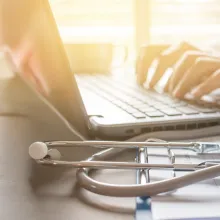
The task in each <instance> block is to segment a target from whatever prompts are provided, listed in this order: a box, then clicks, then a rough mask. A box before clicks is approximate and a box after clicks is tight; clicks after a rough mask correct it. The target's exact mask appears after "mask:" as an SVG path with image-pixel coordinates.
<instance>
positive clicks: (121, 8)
mask: <svg viewBox="0 0 220 220" xmlns="http://www.w3.org/2000/svg"><path fill="white" fill-rule="evenodd" d="M49 2H50V5H51V8H52V10H53V13H54V17H55V19H56V22H57V25H58V28H59V31H60V34H61V37H62V39H63V42H64V44H71V43H73V44H75V43H85V42H89V43H97V42H98V43H100V42H103V41H105V42H111V43H114V44H121V45H125V46H127V47H128V54H129V56H128V59H127V62H126V64H127V65H128V66H134V64H135V58H136V56H137V53H138V49H139V47H140V46H141V45H142V44H148V43H154V44H161V43H165V44H167V43H170V44H174V43H178V42H180V41H188V42H190V43H192V44H194V45H196V46H199V47H203V48H206V47H207V46H210V45H211V46H212V47H213V48H215V49H217V50H219V51H220V46H219V45H220V43H219V42H220V1H219V0H49ZM218 39H219V41H218ZM1 62H3V61H2V59H1Z"/></svg>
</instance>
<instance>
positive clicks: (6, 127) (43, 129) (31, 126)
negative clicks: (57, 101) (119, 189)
mask: <svg viewBox="0 0 220 220" xmlns="http://www.w3.org/2000/svg"><path fill="white" fill-rule="evenodd" d="M27 96H30V91H29V92H27V91H26V90H23V88H20V85H19V83H18V82H13V81H11V82H9V83H8V82H4V83H2V82H0V102H1V105H0V143H1V147H0V206H1V209H0V216H1V217H0V218H1V219H4V220H11V219H18V220H30V219H32V220H44V219H45V220H64V219H65V220H67V219H74V220H80V219H82V220H84V219H105V220H111V219H114V220H115V219H126V220H129V219H134V207H135V199H122V198H110V197H104V196H98V195H95V194H92V193H89V192H87V191H85V190H80V189H79V188H78V187H77V185H76V179H75V169H66V168H65V169H64V168H53V167H43V166H39V165H37V164H36V163H35V161H33V160H32V159H31V158H30V157H29V155H28V147H29V145H30V144H31V143H33V142H34V141H39V140H54V139H56V140H73V135H72V133H71V132H70V131H69V130H68V129H67V127H66V126H65V125H64V124H63V123H62V122H61V121H59V119H57V118H56V119H55V118H54V117H55V116H54V115H53V113H52V112H51V111H49V110H48V109H46V110H45V108H42V109H43V110H42V109H40V108H41V107H42V106H41V104H42V103H37V101H36V100H35V101H36V102H33V97H27ZM30 99H31V101H30ZM29 101H30V102H29ZM28 103H29V105H28ZM41 110H42V111H44V114H43V115H45V116H46V117H45V118H44V117H43V116H42V114H41V113H40V112H39V111H41ZM28 111H29V112H31V113H33V114H35V113H37V112H38V116H40V117H33V118H32V119H30V118H28V117H25V116H13V115H14V113H15V114H16V113H19V114H20V113H21V115H23V113H24V115H25V114H26V113H27V112H28ZM47 111H48V112H47ZM6 112H10V113H11V116H2V115H1V114H2V113H4V114H5V113H6ZM51 116H52V117H51ZM48 117H49V118H50V120H49V121H47V120H46V118H48ZM92 153H94V149H91V148H90V149H86V150H85V148H78V149H77V150H76V149H67V150H64V149H63V150H62V154H63V155H64V156H65V157H66V158H67V159H72V160H76V159H83V158H87V157H89V156H91V154H92ZM115 172H117V173H115ZM118 172H120V173H118ZM96 178H98V179H99V180H104V181H108V182H112V183H114V182H115V183H119V182H120V183H134V181H135V174H134V173H130V172H129V173H128V172H127V171H113V170H111V171H106V172H104V173H102V172H99V173H98V175H97V176H96ZM79 194H80V195H82V196H85V195H86V196H87V197H88V198H89V200H86V201H87V202H88V201H90V202H93V205H91V204H86V203H84V202H83V201H82V200H81V199H78V196H79ZM82 196H81V197H80V198H82ZM104 204H105V206H103V205H104ZM114 204H115V205H116V206H117V207H121V204H123V206H124V207H127V208H129V213H119V212H110V211H109V209H110V206H112V205H114ZM100 205H102V206H103V207H108V208H107V209H106V210H105V208H100V207H99V206H100ZM109 205H110V206H109Z"/></svg>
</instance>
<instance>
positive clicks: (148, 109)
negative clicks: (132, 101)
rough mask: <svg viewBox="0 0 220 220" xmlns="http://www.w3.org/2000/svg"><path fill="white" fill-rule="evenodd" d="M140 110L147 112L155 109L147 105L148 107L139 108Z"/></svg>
mask: <svg viewBox="0 0 220 220" xmlns="http://www.w3.org/2000/svg"><path fill="white" fill-rule="evenodd" d="M139 110H140V111H141V112H145V113H147V112H155V111H157V110H156V109H155V108H153V107H148V108H143V109H141V108H140V109H139Z"/></svg>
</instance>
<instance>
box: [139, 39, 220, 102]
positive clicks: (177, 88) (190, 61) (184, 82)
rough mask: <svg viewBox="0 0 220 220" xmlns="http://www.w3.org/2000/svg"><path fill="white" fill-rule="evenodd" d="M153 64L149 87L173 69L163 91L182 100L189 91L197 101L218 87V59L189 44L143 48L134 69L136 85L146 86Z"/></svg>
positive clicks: (219, 77)
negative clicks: (153, 69)
mask: <svg viewBox="0 0 220 220" xmlns="http://www.w3.org/2000/svg"><path fill="white" fill-rule="evenodd" d="M154 61H156V68H155V71H154V74H153V76H152V78H151V79H150V80H149V82H148V86H149V88H153V87H154V86H155V85H156V84H157V83H158V82H159V80H160V79H161V77H162V76H163V75H164V73H165V71H166V70H167V69H168V68H172V74H171V76H170V78H169V80H168V81H167V83H166V85H165V88H164V90H165V91H166V92H169V93H170V94H172V95H173V96H174V97H177V98H184V96H185V95H186V94H187V93H189V92H190V93H191V94H192V95H193V96H194V98H195V99H199V98H201V97H202V96H203V95H206V94H209V93H210V92H212V91H214V90H215V89H217V88H220V58H218V57H216V56H213V55H210V54H208V53H207V52H204V51H201V50H199V49H198V48H196V47H194V46H192V45H190V44H188V43H181V44H178V45H148V46H143V47H142V48H141V50H140V54H139V58H138V61H137V66H136V73H137V82H138V83H139V84H143V83H145V81H146V79H147V78H148V72H149V68H150V67H151V65H152V63H153V62H154Z"/></svg>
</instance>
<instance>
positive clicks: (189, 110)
mask: <svg viewBox="0 0 220 220" xmlns="http://www.w3.org/2000/svg"><path fill="white" fill-rule="evenodd" d="M177 110H179V111H180V112H182V113H184V114H186V115H191V114H198V113H199V112H198V111H197V110H195V109H193V108H190V107H187V106H182V107H178V108H177Z"/></svg>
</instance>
